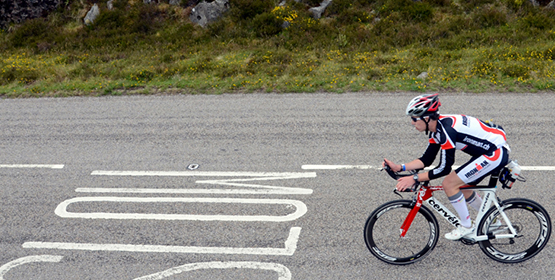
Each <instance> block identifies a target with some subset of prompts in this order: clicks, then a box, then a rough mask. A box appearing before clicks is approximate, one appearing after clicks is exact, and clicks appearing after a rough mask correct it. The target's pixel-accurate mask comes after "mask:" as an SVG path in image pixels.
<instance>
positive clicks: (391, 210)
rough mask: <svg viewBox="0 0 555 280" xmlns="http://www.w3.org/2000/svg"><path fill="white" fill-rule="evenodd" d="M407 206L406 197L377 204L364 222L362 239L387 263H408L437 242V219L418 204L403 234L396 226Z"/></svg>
mask: <svg viewBox="0 0 555 280" xmlns="http://www.w3.org/2000/svg"><path fill="white" fill-rule="evenodd" d="M411 209H412V207H411V201H410V200H395V201H391V202H388V203H386V204H384V205H382V206H380V207H378V208H377V209H376V210H374V212H372V214H370V217H368V220H366V225H365V226H364V240H365V241H366V246H368V249H369V250H370V252H371V253H372V254H373V255H374V256H376V257H377V258H378V259H380V260H382V261H384V262H386V263H389V264H397V265H404V264H411V263H414V262H416V261H418V260H420V259H422V258H423V257H425V256H427V255H428V254H429V253H430V252H431V251H432V249H434V247H435V246H436V244H437V240H438V236H439V226H438V223H437V219H436V218H435V216H434V215H433V214H432V213H431V211H430V210H428V209H427V208H426V207H424V206H422V207H421V208H420V210H419V211H418V213H417V214H416V217H414V220H413V221H412V224H411V226H410V228H409V230H408V231H407V233H406V235H405V237H401V236H400V228H401V225H402V224H403V222H404V221H405V219H406V218H407V216H408V214H409V212H410V210H411Z"/></svg>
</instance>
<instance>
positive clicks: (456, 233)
mask: <svg viewBox="0 0 555 280" xmlns="http://www.w3.org/2000/svg"><path fill="white" fill-rule="evenodd" d="M474 230H476V227H475V226H474V224H472V227H470V228H466V227H463V226H458V227H457V228H456V229H454V230H453V231H452V232H449V233H446V234H445V238H447V239H449V240H459V239H461V238H463V237H465V236H467V235H471V234H472V233H474Z"/></svg>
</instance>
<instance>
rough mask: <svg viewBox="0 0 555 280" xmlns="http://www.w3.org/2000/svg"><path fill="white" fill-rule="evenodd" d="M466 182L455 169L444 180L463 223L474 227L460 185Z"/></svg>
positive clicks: (446, 189)
mask: <svg viewBox="0 0 555 280" xmlns="http://www.w3.org/2000/svg"><path fill="white" fill-rule="evenodd" d="M464 185H465V182H464V181H463V180H461V178H459V176H458V175H457V173H455V171H453V172H451V173H450V174H449V175H447V176H446V177H445V179H444V180H443V189H444V190H445V194H446V195H447V197H448V198H449V201H450V202H451V205H452V206H453V208H455V210H456V211H457V214H459V218H460V220H461V225H462V226H463V227H465V228H470V227H472V223H471V221H470V215H469V213H468V207H467V206H466V199H465V196H464V194H463V192H462V191H461V190H460V187H462V186H464Z"/></svg>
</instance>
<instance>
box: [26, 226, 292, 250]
mask: <svg viewBox="0 0 555 280" xmlns="http://www.w3.org/2000/svg"><path fill="white" fill-rule="evenodd" d="M300 234H301V228H300V227H292V228H291V230H290V231H289V237H288V238H287V240H286V241H285V248H232V247H193V246H165V245H132V244H94V243H66V242H25V243H23V245H22V246H23V248H25V249H57V250H85V251H118V252H150V253H187V254H228V255H276V256H292V255H293V254H294V253H295V250H297V242H298V241H299V236H300Z"/></svg>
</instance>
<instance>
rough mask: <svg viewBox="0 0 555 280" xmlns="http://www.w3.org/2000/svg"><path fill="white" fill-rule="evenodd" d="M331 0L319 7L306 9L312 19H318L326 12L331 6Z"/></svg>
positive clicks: (323, 2) (326, 0) (325, 1)
mask: <svg viewBox="0 0 555 280" xmlns="http://www.w3.org/2000/svg"><path fill="white" fill-rule="evenodd" d="M331 2H332V0H324V1H322V3H320V6H318V7H313V8H310V9H308V12H310V13H311V14H312V17H313V18H315V19H319V18H320V17H322V14H323V13H324V12H325V11H326V8H327V7H328V6H329V5H330V4H331Z"/></svg>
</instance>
